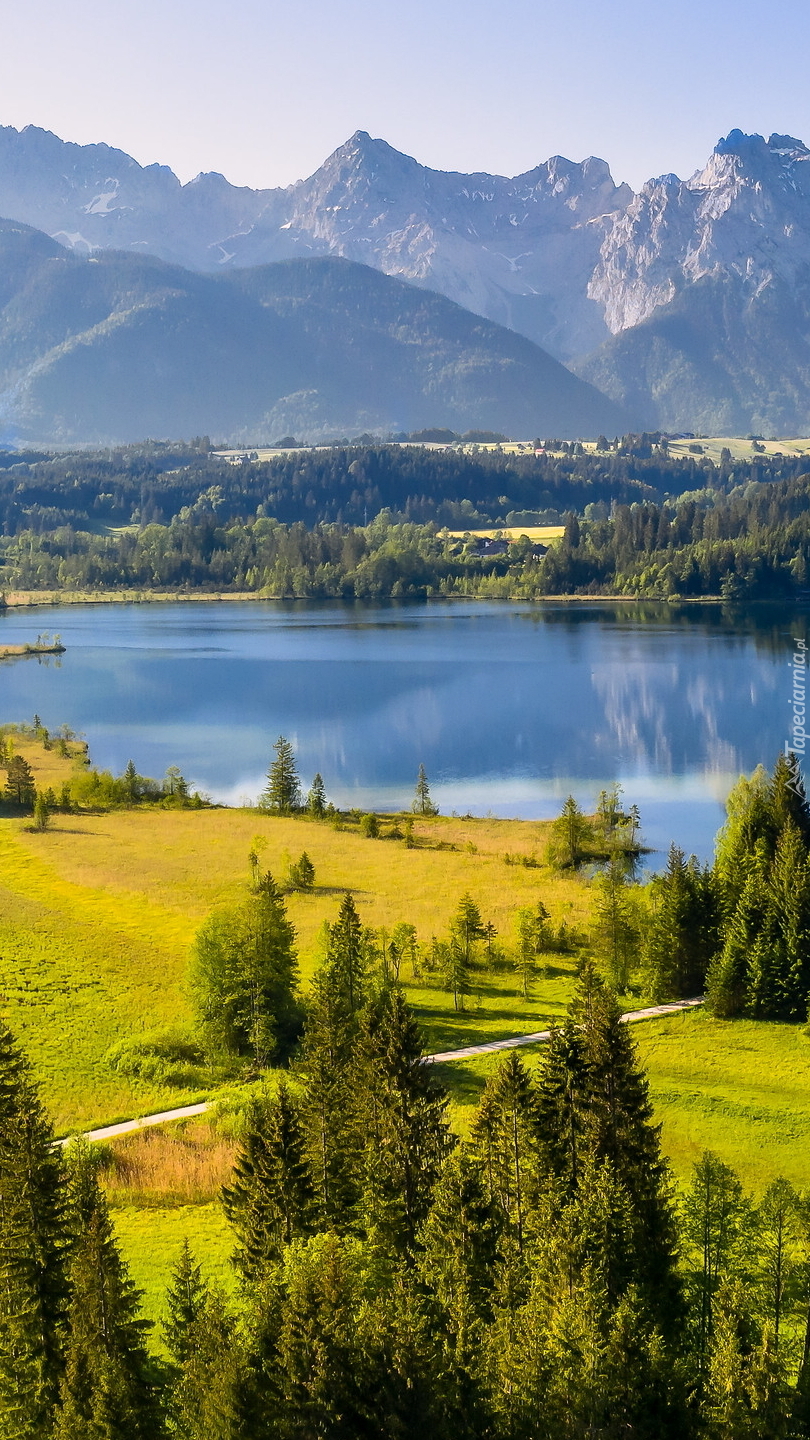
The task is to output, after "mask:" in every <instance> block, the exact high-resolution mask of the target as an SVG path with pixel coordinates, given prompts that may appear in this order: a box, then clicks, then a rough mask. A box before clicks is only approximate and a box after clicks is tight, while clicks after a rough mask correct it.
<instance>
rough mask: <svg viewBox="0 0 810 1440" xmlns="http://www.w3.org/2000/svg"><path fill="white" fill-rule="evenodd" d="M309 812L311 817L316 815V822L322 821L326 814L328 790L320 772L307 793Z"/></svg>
mask: <svg viewBox="0 0 810 1440" xmlns="http://www.w3.org/2000/svg"><path fill="white" fill-rule="evenodd" d="M307 810H308V812H309V814H310V815H314V817H315V819H316V820H320V819H321V817H322V816H323V815H324V814H325V813H326V788H325V786H324V783H323V779H322V777H321V775H320V772H319V773H318V774H317V775H316V776H315V778H314V780H313V781H312V784H311V785H310V787H309V791H308V793H307Z"/></svg>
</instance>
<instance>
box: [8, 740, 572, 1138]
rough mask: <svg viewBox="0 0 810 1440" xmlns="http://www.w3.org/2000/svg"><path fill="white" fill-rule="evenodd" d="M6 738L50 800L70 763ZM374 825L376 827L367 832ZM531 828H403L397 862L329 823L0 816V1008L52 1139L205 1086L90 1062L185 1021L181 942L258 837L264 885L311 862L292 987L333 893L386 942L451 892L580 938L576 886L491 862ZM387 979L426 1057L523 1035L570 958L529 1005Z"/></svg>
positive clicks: (238, 884)
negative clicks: (543, 918)
mask: <svg viewBox="0 0 810 1440" xmlns="http://www.w3.org/2000/svg"><path fill="white" fill-rule="evenodd" d="M14 738H15V746H16V748H17V749H18V750H19V751H20V753H23V754H25V756H26V758H27V759H28V760H29V762H30V763H31V764H32V765H33V767H34V769H35V774H36V776H37V782H38V784H39V785H40V786H44V785H46V784H48V785H53V786H54V787H55V788H57V787H58V786H59V785H60V784H61V782H62V780H63V779H64V778H65V775H66V774H69V773H70V769H71V765H72V763H73V762H71V761H69V760H63V759H61V757H59V756H58V754H57V753H56V752H55V751H44V750H43V749H42V747H41V746H40V745H37V744H36V743H35V742H34V741H33V740H25V739H22V738H19V737H14ZM391 823H392V822H391V821H383V830H386V829H389V828H390V826H391ZM547 833H548V824H547V823H539V822H528V821H526V822H523V821H505V820H463V819H444V818H440V819H437V820H429V821H424V822H418V823H416V825H415V835H416V839H417V841H418V842H421V843H420V844H418V846H417V848H414V849H408V848H407V847H406V845H405V843H404V841H403V840H385V839H380V840H370V839H365V838H363V837H362V836H361V835H360V834H359V833H357V831H356V830H355V831H345V830H341V831H338V830H336V829H335V828H334V827H333V826H332V825H331V824H329V823H325V822H321V823H318V822H316V821H309V820H306V819H303V818H302V819H276V818H273V817H269V816H264V815H261V814H260V813H259V812H257V811H251V810H224V809H223V810H201V811H200V810H162V809H159V808H155V809H146V808H144V809H139V810H128V811H117V812H116V811H113V812H109V813H99V814H86V813H85V814H81V815H66V816H62V815H58V814H57V815H54V817H53V819H52V823H51V828H50V829H48V830H47V831H45V832H44V833H41V834H40V833H36V832H35V831H33V829H32V828H31V827H30V824H29V823H28V822H26V821H23V820H18V819H9V818H7V819H3V820H0V1006H2V1010H3V1012H4V1013H5V1014H6V1015H7V1017H8V1020H9V1023H10V1024H11V1027H12V1029H13V1030H14V1032H15V1033H16V1034H17V1035H18V1036H19V1039H20V1041H21V1043H22V1044H23V1046H24V1048H25V1049H26V1051H27V1053H28V1054H29V1055H30V1057H31V1060H32V1061H33V1063H34V1066H35V1068H36V1070H37V1073H38V1075H39V1076H40V1078H41V1079H42V1082H43V1085H44V1090H45V1099H46V1102H47V1104H48V1106H49V1109H50V1110H51V1113H52V1114H53V1117H54V1121H55V1124H56V1126H57V1129H58V1130H59V1131H60V1132H67V1131H70V1130H72V1129H76V1128H89V1127H90V1126H91V1125H94V1124H102V1123H104V1122H108V1121H112V1120H114V1119H119V1118H126V1117H129V1116H133V1115H138V1114H146V1113H148V1112H149V1111H152V1110H158V1109H163V1108H168V1107H170V1106H171V1105H173V1104H177V1105H179V1104H183V1103H185V1102H186V1101H188V1100H189V1099H191V1098H195V1097H196V1096H197V1095H200V1094H204V1093H208V1090H206V1089H205V1088H203V1089H202V1090H201V1091H194V1092H189V1091H186V1090H180V1089H177V1088H170V1087H167V1086H166V1085H159V1084H156V1083H150V1084H147V1083H146V1082H143V1081H135V1080H131V1079H129V1078H127V1077H126V1076H124V1075H122V1074H119V1073H118V1072H116V1071H114V1070H112V1069H111V1068H110V1067H109V1065H108V1064H107V1063H106V1062H105V1058H104V1057H105V1054H106V1052H107V1051H108V1049H109V1048H110V1046H112V1045H113V1044H115V1043H116V1042H118V1041H120V1040H121V1039H123V1038H124V1037H125V1036H128V1035H132V1034H136V1035H137V1034H142V1033H144V1032H147V1031H151V1030H154V1029H158V1028H160V1027H165V1026H169V1025H174V1024H179V1025H181V1026H188V1025H189V1024H190V1023H191V1019H192V1016H191V1010H190V1004H189V997H188V992H187V975H188V966H189V957H190V952H191V947H192V943H193V939H194V935H195V932H196V930H197V928H198V927H199V925H200V923H201V922H202V920H203V919H204V918H205V916H206V915H207V914H208V913H209V912H210V911H211V910H212V909H213V908H215V907H216V906H218V905H222V904H227V903H234V902H237V901H239V900H240V899H241V898H243V897H244V896H245V895H246V894H247V887H248V882H249V865H248V853H249V851H250V849H251V848H252V846H253V845H254V843H255V842H256V839H257V837H258V839H259V841H260V848H261V863H262V866H263V867H264V868H266V869H269V870H270V871H271V872H272V873H273V874H274V875H275V876H277V877H278V878H279V879H283V877H284V876H285V875H286V872H287V868H288V866H289V863H290V860H296V859H297V858H298V856H299V855H300V853H301V851H302V850H306V851H307V853H308V854H309V856H310V858H311V859H312V861H313V863H314V865H315V872H316V883H315V888H314V890H313V891H312V892H311V893H308V894H301V893H294V894H292V895H290V896H289V897H288V901H287V904H288V910H289V914H290V918H291V920H292V922H293V924H294V926H295V929H296V932H297V935H298V945H299V953H300V957H301V970H302V977H303V980H304V984H305V985H306V983H307V981H308V979H309V977H310V975H311V974H312V971H313V969H314V967H315V965H316V963H317V961H318V958H319V955H320V941H319V935H320V932H321V930H322V926H323V922H324V920H331V919H334V918H335V916H336V915H337V911H338V906H339V904H340V898H341V895H342V894H343V892H344V891H345V890H347V889H351V890H352V891H353V893H354V895H355V899H356V903H357V906H358V909H359V911H360V914H361V917H362V919H363V921H364V923H365V924H366V925H369V926H371V927H372V928H374V929H375V930H380V929H387V930H390V929H391V928H392V926H393V925H395V924H396V923H397V921H403V920H404V921H408V922H409V923H411V924H413V925H415V926H416V928H417V931H418V934H419V938H420V940H422V941H424V942H430V940H431V938H432V937H433V936H442V935H444V934H445V933H446V931H447V927H448V922H449V920H450V917H451V915H452V914H453V912H454V910H455V909H456V908H457V906H458V902H459V899H460V897H461V896H462V894H464V893H465V891H469V892H470V893H471V894H472V895H473V896H474V898H475V899H476V901H477V902H478V904H479V906H480V908H481V911H482V914H483V916H484V918H485V919H486V920H491V921H492V922H493V924H494V925H495V927H496V929H497V931H498V932H499V938H502V939H504V940H505V941H506V943H507V945H511V942H512V939H513V926H514V921H515V912H516V910H517V909H518V907H519V906H521V905H528V904H532V903H534V902H536V901H537V900H538V899H539V898H541V897H542V899H543V901H544V903H545V905H546V907H547V908H548V910H549V911H550V912H551V916H552V920H553V921H554V923H555V924H559V922H560V921H562V920H565V922H566V924H567V925H569V926H571V927H573V928H574V929H576V930H580V931H582V930H585V929H587V924H588V910H589V889H588V885H587V883H585V882H583V881H581V880H578V879H574V878H567V877H564V876H560V875H558V874H556V873H554V872H552V871H550V870H548V869H547V868H546V867H545V866H543V867H542V868H528V867H525V866H523V865H521V864H510V865H507V864H506V863H505V858H504V857H505V855H506V854H507V853H510V854H513V855H526V856H530V855H532V854H536V855H537V857H538V859H543V858H544V856H545V849H546V844H547ZM438 846H441V847H442V848H435V847H438ZM428 847H431V848H428ZM445 847H447V848H445ZM402 979H403V980H404V982H405V983H406V985H407V986H408V993H409V998H410V999H411V1001H412V1003H413V1004H414V1006H415V1008H416V1009H417V1012H418V1014H419V1019H420V1021H421V1023H422V1025H423V1028H424V1031H425V1034H426V1040H427V1044H428V1048H430V1049H436V1050H438V1049H444V1048H447V1047H449V1046H456V1045H459V1046H460V1045H463V1044H467V1043H474V1042H475V1041H477V1040H481V1039H487V1038H496V1037H498V1036H500V1035H506V1034H510V1033H516V1032H519V1031H522V1030H534V1029H537V1028H540V1025H541V1022H544V1021H545V1020H547V1019H549V1018H550V1017H551V1016H553V1015H559V1014H561V1013H562V1011H563V1010H564V1008H565V1005H566V1003H567V1000H568V997H569V996H570V993H571V989H572V985H573V958H572V957H550V959H549V970H548V973H547V977H546V978H544V979H540V980H538V982H537V984H536V986H535V987H534V992H533V997H532V999H531V1001H529V1002H524V1000H523V998H522V996H521V995H520V994H519V993H518V992H519V986H518V982H517V978H516V976H515V974H514V972H513V970H512V969H511V968H510V967H509V966H508V965H507V966H506V968H502V969H500V970H497V969H491V970H482V971H479V972H477V974H476V987H475V992H474V993H473V994H472V995H470V996H469V997H468V999H467V1008H466V1009H465V1010H464V1012H459V1013H456V1012H455V1011H454V1010H453V1007H452V999H451V997H450V995H449V994H448V993H447V991H446V990H444V989H443V988H440V985H439V982H438V979H437V977H435V976H431V975H430V974H429V973H428V974H426V973H425V972H424V970H423V972H422V973H421V975H419V976H418V977H415V976H413V974H412V973H411V972H410V969H409V967H407V966H403V973H402ZM212 1083H213V1081H212ZM209 1088H210V1087H209Z"/></svg>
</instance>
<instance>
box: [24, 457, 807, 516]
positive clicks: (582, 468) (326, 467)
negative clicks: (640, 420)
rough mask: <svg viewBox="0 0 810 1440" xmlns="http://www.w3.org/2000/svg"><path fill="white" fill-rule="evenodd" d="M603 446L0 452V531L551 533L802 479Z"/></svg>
mask: <svg viewBox="0 0 810 1440" xmlns="http://www.w3.org/2000/svg"><path fill="white" fill-rule="evenodd" d="M604 443H605V447H606V448H604V449H602V450H596V451H593V450H590V451H587V450H585V449H584V448H583V446H582V445H581V444H579V443H577V442H575V441H572V442H570V443H565V442H562V443H561V442H560V441H559V440H556V441H553V440H550V441H547V442H546V444H545V448H544V449H543V450H542V451H541V453H537V454H535V453H534V451H533V450H532V449H528V450H526V451H524V452H523V453H518V454H515V453H508V452H505V451H500V450H497V449H496V450H492V449H489V450H485V449H482V448H480V447H474V446H468V447H467V448H466V449H465V450H458V449H449V448H448V449H444V450H436V449H429V448H427V447H426V446H420V445H380V444H373V443H365V444H363V443H354V444H348V443H347V444H345V445H336V446H334V447H330V448H322V449H316V450H313V449H304V448H301V449H290V450H287V451H286V453H282V454H279V455H277V456H276V457H275V458H273V459H270V460H268V461H264V462H261V463H260V462H258V461H254V462H251V461H249V460H248V461H246V463H243V464H239V465H233V464H229V463H228V462H227V461H226V460H225V459H223V458H221V457H218V456H217V455H215V454H213V453H212V452H211V451H210V447H209V443H208V441H207V439H202V440H198V441H196V442H192V444H191V445H161V444H156V443H150V444H145V445H133V446H129V447H125V448H121V449H118V450H99V451H92V452H91V451H88V452H73V453H68V454H60V455H52V454H48V453H46V452H42V451H41V452H31V451H25V452H20V453H18V452H15V451H5V452H2V451H0V526H2V527H3V530H4V532H5V534H7V535H9V534H12V535H13V534H15V533H17V532H18V531H20V530H34V531H37V532H43V531H48V530H54V529H56V528H58V527H59V526H63V525H69V526H71V527H73V528H74V529H77V530H85V529H90V530H98V529H99V528H100V527H103V526H114V527H118V526H122V525H144V524H147V523H151V522H158V523H160V524H167V523H168V522H169V521H171V520H173V519H175V518H176V517H178V516H179V515H180V514H181V512H183V511H185V510H187V509H191V510H192V511H193V512H194V514H195V515H197V516H208V517H214V518H216V519H217V520H220V521H221V520H231V519H248V518H251V517H254V516H258V517H263V516H268V517H272V518H274V519H277V520H280V521H282V522H283V523H285V524H291V523H293V522H295V521H303V522H304V523H305V524H306V525H308V526H311V525H314V524H317V523H329V524H331V523H338V524H348V525H362V524H365V523H366V522H367V521H369V520H372V519H374V517H375V516H377V515H378V514H379V513H380V511H383V510H385V511H389V512H390V513H391V516H392V517H393V518H395V519H401V520H404V521H411V522H415V523H418V524H428V523H430V522H434V523H436V524H437V525H447V526H449V527H450V528H452V529H459V528H464V527H467V526H469V527H472V528H474V527H475V526H476V525H480V526H492V525H505V524H509V525H513V524H517V525H531V524H541V525H542V524H549V525H551V524H557V523H559V521H560V520H561V518H562V516H563V515H564V514H565V513H566V512H567V511H574V512H575V513H576V514H578V515H580V516H583V515H584V516H586V518H591V512H589V511H588V510H587V507H588V506H589V505H599V506H600V507H601V509H600V511H599V512H598V513H600V514H607V513H608V508H609V507H610V506H612V505H614V504H620V505H632V504H634V503H637V502H648V501H649V502H655V503H661V502H662V501H664V500H665V499H666V497H678V496H682V495H684V494H685V493H690V492H696V493H699V495H700V496H701V497H702V498H701V499H700V502H699V503H700V504H701V505H703V506H704V507H705V506H706V505H713V504H714V503H715V502H716V500H718V499H719V498H721V497H722V496H725V495H728V494H730V493H731V492H733V491H735V490H738V489H739V488H740V487H745V486H747V485H749V484H754V485H757V484H760V483H762V482H768V481H778V482H789V481H793V480H795V479H797V478H798V477H799V476H800V475H802V474H804V473H805V472H808V471H810V456H802V455H799V456H796V455H767V454H756V453H755V454H753V455H752V458H751V459H750V460H739V459H738V460H732V458H731V456H730V454H729V455H728V458H723V459H722V460H721V462H720V463H719V464H715V463H714V462H713V461H712V460H711V459H710V458H709V457H708V456H707V455H705V454H695V455H689V456H688V457H684V456H674V455H670V454H669V453H668V450H667V446H666V443H665V442H663V443H656V441H655V439H654V438H653V437H649V436H626V437H625V438H624V439H622V440H618V441H615V442H611V444H610V447H609V448H607V441H605V442H604ZM726 453H727V452H724V455H725V454H726Z"/></svg>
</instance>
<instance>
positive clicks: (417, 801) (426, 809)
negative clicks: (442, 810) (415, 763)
mask: <svg viewBox="0 0 810 1440" xmlns="http://www.w3.org/2000/svg"><path fill="white" fill-rule="evenodd" d="M411 809H412V810H413V813H414V815H425V816H427V815H438V813H439V807H438V805H434V803H433V801H432V800H431V798H430V786H429V784H428V778H427V775H426V774H425V767H424V765H420V766H419V774H418V775H417V777H416V792H415V794H414V797H413V804H412V805H411Z"/></svg>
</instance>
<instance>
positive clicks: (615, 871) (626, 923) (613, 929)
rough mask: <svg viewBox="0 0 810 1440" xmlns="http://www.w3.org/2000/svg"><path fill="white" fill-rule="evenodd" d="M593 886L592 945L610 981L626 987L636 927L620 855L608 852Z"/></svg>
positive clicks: (635, 946) (635, 944)
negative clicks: (607, 857) (594, 897)
mask: <svg viewBox="0 0 810 1440" xmlns="http://www.w3.org/2000/svg"><path fill="white" fill-rule="evenodd" d="M595 890H596V901H595V904H594V918H595V925H594V945H595V949H596V951H597V953H598V954H599V955H600V957H601V958H602V960H603V961H604V963H605V966H606V968H607V972H608V975H609V977H610V982H611V984H612V985H613V986H614V987H615V988H616V989H617V990H620V991H621V990H626V989H627V985H628V982H629V979H630V974H631V972H632V970H633V968H634V965H635V962H636V958H637V953H638V929H637V926H636V924H635V917H634V914H633V907H632V905H631V903H630V897H629V894H628V883H627V867H626V865H625V864H624V863H623V861H622V859H621V857H620V856H618V855H611V856H610V858H609V860H608V862H607V865H606V866H605V869H604V871H603V872H602V874H601V875H599V876H598V878H597V880H596V881H595Z"/></svg>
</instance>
